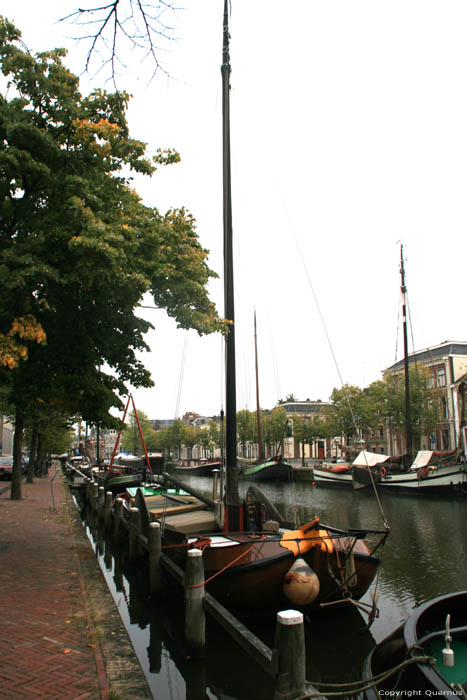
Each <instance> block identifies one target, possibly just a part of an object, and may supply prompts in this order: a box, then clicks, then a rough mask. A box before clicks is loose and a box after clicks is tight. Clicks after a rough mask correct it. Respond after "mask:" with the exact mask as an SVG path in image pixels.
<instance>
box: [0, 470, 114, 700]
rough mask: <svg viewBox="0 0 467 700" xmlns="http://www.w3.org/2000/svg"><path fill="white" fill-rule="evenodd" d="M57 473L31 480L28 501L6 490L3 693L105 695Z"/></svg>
mask: <svg viewBox="0 0 467 700" xmlns="http://www.w3.org/2000/svg"><path fill="white" fill-rule="evenodd" d="M54 474H55V468H54V467H52V468H51V470H50V473H49V476H48V477H47V478H41V479H34V483H33V484H25V483H23V484H22V495H23V498H22V500H20V501H12V500H10V492H9V491H7V492H5V493H3V494H1V495H0V698H2V699H3V698H8V699H12V700H13V699H14V700H20V699H21V700H22V699H25V700H36V699H37V700H39V699H41V700H42V699H44V700H53V699H54V698H56V699H57V700H85V699H86V700H98V699H99V700H101V699H102V700H104V699H106V698H108V684H107V678H106V675H105V668H104V664H103V662H102V656H101V653H100V646H99V644H98V643H97V644H95V645H93V639H92V626H88V623H89V615H88V605H87V595H86V586H85V582H84V578H83V576H82V574H81V570H80V561H79V558H78V555H77V552H76V549H75V546H74V541H73V537H72V531H71V524H70V519H69V516H68V511H67V506H66V494H65V487H64V485H63V483H62V477H61V475H60V474H57V477H56V478H55V479H54V480H53V481H52V477H53V476H54ZM4 485H5V482H0V490H1V489H2V487H3V486H4ZM52 489H53V496H54V500H55V509H54V507H53V500H52Z"/></svg>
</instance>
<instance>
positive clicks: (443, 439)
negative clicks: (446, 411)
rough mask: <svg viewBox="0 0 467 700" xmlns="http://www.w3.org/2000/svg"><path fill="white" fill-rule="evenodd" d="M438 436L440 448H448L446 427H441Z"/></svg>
mask: <svg viewBox="0 0 467 700" xmlns="http://www.w3.org/2000/svg"><path fill="white" fill-rule="evenodd" d="M439 438H440V443H441V449H442V450H449V431H448V429H447V428H441V430H440V431H439Z"/></svg>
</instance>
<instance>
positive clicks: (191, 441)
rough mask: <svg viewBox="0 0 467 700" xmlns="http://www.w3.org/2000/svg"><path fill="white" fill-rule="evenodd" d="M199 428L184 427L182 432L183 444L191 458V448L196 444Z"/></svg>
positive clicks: (192, 426)
mask: <svg viewBox="0 0 467 700" xmlns="http://www.w3.org/2000/svg"><path fill="white" fill-rule="evenodd" d="M198 437H199V428H197V427H196V426H194V425H186V424H185V430H184V432H183V444H184V446H185V447H186V448H187V449H188V453H189V457H190V458H191V457H192V456H193V447H194V446H195V445H196V444H197V442H198Z"/></svg>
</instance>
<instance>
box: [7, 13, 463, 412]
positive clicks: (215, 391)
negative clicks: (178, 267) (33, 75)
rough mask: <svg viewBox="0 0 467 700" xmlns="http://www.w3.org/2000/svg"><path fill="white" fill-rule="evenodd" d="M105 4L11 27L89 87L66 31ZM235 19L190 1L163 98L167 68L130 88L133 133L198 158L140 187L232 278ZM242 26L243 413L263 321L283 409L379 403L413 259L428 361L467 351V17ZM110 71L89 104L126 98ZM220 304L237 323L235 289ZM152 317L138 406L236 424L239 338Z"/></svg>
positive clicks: (261, 20) (267, 369) (171, 51)
mask: <svg viewBox="0 0 467 700" xmlns="http://www.w3.org/2000/svg"><path fill="white" fill-rule="evenodd" d="M97 4H98V3H96V2H93V3H91V2H90V0H89V1H88V0H80V3H78V1H77V0H61V1H60V2H58V1H56V0H44V2H43V3H38V2H37V0H20V1H19V2H17V3H15V5H14V6H13V5H12V7H11V9H8V11H5V10H3V12H4V14H6V15H7V16H8V17H9V18H10V19H12V20H13V21H14V22H15V24H16V25H17V26H18V27H19V28H20V29H21V30H22V32H23V38H24V40H25V42H26V43H27V45H28V46H29V48H30V49H32V50H45V49H49V48H52V47H55V46H67V47H68V48H69V49H70V55H69V60H68V64H69V66H70V68H71V69H72V70H73V71H74V72H76V73H80V72H81V71H82V69H83V67H84V62H85V57H86V51H87V49H88V45H85V44H76V42H74V41H73V40H72V39H71V38H70V37H72V36H73V35H76V34H77V33H78V31H77V28H76V27H73V26H72V25H70V24H69V23H57V20H58V19H60V18H61V17H63V16H64V15H66V14H67V13H68V12H69V11H71V10H73V9H75V8H76V7H78V6H80V7H90V6H91V5H94V6H96V5H97ZM222 11H223V0H186V1H185V2H184V3H183V9H180V10H179V11H178V12H177V13H176V14H170V15H168V16H167V17H166V18H165V19H166V20H167V21H168V23H169V24H171V25H172V26H173V27H174V29H173V32H172V35H173V36H174V37H176V39H177V40H176V41H172V42H167V43H164V42H161V44H160V45H161V53H160V54H159V56H160V58H161V60H162V61H163V64H164V66H165V68H166V70H167V72H168V73H169V74H170V78H168V77H167V76H166V75H165V74H164V73H163V72H159V73H158V74H157V75H156V77H155V78H154V79H153V80H152V82H148V79H149V77H150V74H151V71H152V66H151V64H150V63H149V59H147V60H146V61H144V62H142V55H141V54H138V53H137V52H133V53H131V54H130V53H129V52H128V50H125V53H124V56H123V59H124V61H125V63H126V68H125V67H123V66H122V67H121V69H120V76H119V79H118V80H119V82H118V86H119V87H120V88H124V89H126V90H127V91H129V92H131V93H132V94H133V96H134V97H133V100H132V102H131V105H130V110H129V121H130V129H131V133H132V136H133V137H135V138H139V139H142V140H144V141H146V142H147V143H148V150H149V151H150V152H153V151H155V150H156V149H157V148H158V147H161V148H167V147H174V148H176V149H177V150H178V151H179V152H180V154H181V158H182V161H181V163H180V164H178V165H173V166H170V167H169V168H166V169H162V170H160V171H158V172H157V173H156V175H155V176H153V177H152V178H151V179H148V180H143V179H142V178H137V179H136V180H135V186H136V189H137V190H138V191H139V193H140V194H141V195H142V196H143V199H144V202H145V203H146V204H148V205H150V206H156V207H158V208H159V209H160V210H161V211H166V210H167V209H168V208H170V207H177V206H182V205H183V206H185V207H186V208H187V209H188V210H189V211H190V212H191V213H192V214H193V215H194V217H195V218H196V220H197V228H198V234H199V237H200V240H201V243H202V245H203V246H204V247H205V248H207V249H209V250H210V251H211V252H210V258H209V263H210V265H211V267H212V268H213V269H215V270H216V271H217V272H218V273H219V275H220V276H221V275H222V162H221V74H220V64H221V47H222ZM230 22H231V63H232V76H231V85H232V91H231V115H232V116H231V122H232V160H233V165H232V180H233V184H232V197H233V228H234V237H235V241H234V249H235V270H236V279H235V286H236V290H235V291H236V325H237V384H238V387H237V388H238V393H237V407H238V408H239V409H240V408H249V409H251V410H254V408H255V387H254V345H253V311H254V308H256V312H257V317H258V348H259V363H260V396H261V405H262V406H263V407H265V408H272V407H273V406H274V405H275V404H276V403H277V401H278V399H279V398H281V397H285V396H286V395H287V394H290V393H293V394H295V395H296V396H297V397H298V398H299V399H306V398H310V399H312V400H316V399H321V400H323V401H325V400H327V399H328V398H329V395H330V393H331V391H332V389H333V387H340V386H341V381H342V382H344V383H350V384H356V385H358V386H361V387H364V386H367V385H368V384H370V383H371V382H372V381H375V380H377V379H380V378H381V371H382V370H383V369H385V368H386V367H388V366H390V365H391V364H393V363H394V362H395V360H396V359H400V357H401V354H402V339H401V329H400V310H399V309H400V277H399V256H400V243H401V242H402V243H403V244H404V251H405V264H406V279H407V286H408V293H409V306H410V311H411V317H412V327H411V329H410V335H411V336H413V344H412V340H410V348H411V349H413V348H415V349H416V350H419V349H423V348H426V347H429V346H431V345H437V344H439V343H441V342H443V341H445V340H460V341H467V332H466V329H465V324H466V313H465V298H466V278H467V275H466V262H467V254H466V253H467V242H466V240H467V237H466V228H467V208H466V191H467V187H466V185H467V92H466V77H467V76H466V71H467V42H466V40H465V33H466V29H467V4H466V3H465V1H460V0H459V1H458V0H452V1H450V0H446V1H445V2H439V1H438V2H432V1H431V0H401V1H399V0H393V1H392V2H390V3H388V2H382V1H380V0H359V1H353V0H334V1H333V2H330V1H327V2H325V1H323V0H322V1H320V2H316V1H314V0H289V2H286V3H284V2H279V1H278V0H249V2H245V1H243V2H241V1H240V0H232V11H231V18H230ZM97 67H98V64H97V63H95V64H94V67H93V70H92V72H91V74H90V75H88V76H83V81H82V92H88V91H89V90H90V89H91V88H92V87H106V88H107V89H109V90H111V89H112V86H111V84H109V83H105V73H104V72H103V71H100V72H97ZM210 290H211V297H212V299H213V300H214V301H215V302H216V303H217V305H218V308H219V310H220V312H221V313H222V310H223V300H222V281H221V280H219V281H216V282H213V283H212V284H211V286H210ZM147 303H148V304H150V301H148V302H147ZM141 313H142V315H144V316H145V317H146V318H148V319H150V320H151V321H152V322H153V323H154V325H155V327H156V330H155V332H152V333H150V334H149V335H148V337H147V340H148V343H149V345H150V347H151V352H150V353H148V354H145V356H144V358H143V360H144V363H145V365H146V366H147V367H148V368H149V369H150V370H151V372H152V375H153V379H154V381H155V387H154V388H153V389H151V390H145V391H141V390H135V391H133V395H134V398H135V402H136V405H137V408H138V409H140V410H143V411H144V412H146V413H147V414H149V416H150V417H151V418H173V417H174V416H175V415H182V414H183V413H184V412H185V411H196V412H198V413H200V414H203V415H213V414H217V413H219V410H220V408H221V406H222V404H223V370H222V365H223V345H222V340H221V339H220V338H219V337H218V336H213V337H203V338H200V337H199V336H198V335H197V334H196V333H195V332H194V331H191V332H189V333H188V334H187V333H186V332H185V331H182V330H177V329H176V328H175V324H174V323H173V322H172V321H170V320H169V319H167V317H166V315H165V314H164V312H162V311H160V310H152V309H143V310H142V311H141ZM185 346H186V354H185V361H184V362H183V357H184V347H185ZM182 367H184V371H183V377H182Z"/></svg>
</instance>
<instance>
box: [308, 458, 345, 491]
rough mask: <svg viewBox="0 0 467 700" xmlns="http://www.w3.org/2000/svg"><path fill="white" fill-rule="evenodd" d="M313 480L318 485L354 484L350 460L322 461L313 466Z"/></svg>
mask: <svg viewBox="0 0 467 700" xmlns="http://www.w3.org/2000/svg"><path fill="white" fill-rule="evenodd" d="M313 480H314V482H315V484H316V485H317V486H352V469H351V466H350V464H349V462H344V461H337V462H322V463H321V464H315V465H314V466H313Z"/></svg>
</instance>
